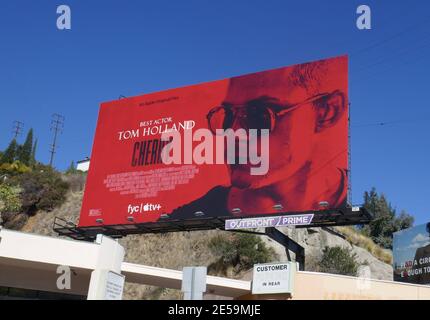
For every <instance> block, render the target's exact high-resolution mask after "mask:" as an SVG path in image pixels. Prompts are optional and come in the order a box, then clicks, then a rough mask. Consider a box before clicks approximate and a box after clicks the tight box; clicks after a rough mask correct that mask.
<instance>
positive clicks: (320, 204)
mask: <svg viewBox="0 0 430 320" xmlns="http://www.w3.org/2000/svg"><path fill="white" fill-rule="evenodd" d="M318 204H319V206H320V207H324V208H327V207H328V205H329V203H328V202H327V201H320V202H319V203H318Z"/></svg>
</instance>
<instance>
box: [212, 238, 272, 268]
mask: <svg viewBox="0 0 430 320" xmlns="http://www.w3.org/2000/svg"><path fill="white" fill-rule="evenodd" d="M209 249H210V250H211V251H212V253H213V254H215V255H218V256H220V257H221V260H222V263H223V264H224V265H231V266H233V267H234V269H235V271H236V272H240V271H243V270H248V269H251V268H252V267H253V266H254V264H256V263H265V262H269V261H271V260H273V259H275V258H276V254H275V252H274V250H273V249H272V248H268V247H267V246H266V244H265V243H264V242H263V241H262V240H261V239H260V238H259V237H257V236H255V235H253V234H242V233H238V234H230V235H228V236H225V235H218V236H216V237H214V238H212V239H211V240H210V241H209Z"/></svg>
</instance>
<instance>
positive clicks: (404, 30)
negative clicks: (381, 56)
mask: <svg viewBox="0 0 430 320" xmlns="http://www.w3.org/2000/svg"><path fill="white" fill-rule="evenodd" d="M429 20H430V16H426V17H425V18H424V19H423V20H421V21H419V22H418V23H415V24H413V25H411V26H409V27H407V28H405V29H403V30H401V31H400V32H397V33H395V34H393V35H391V36H389V37H387V38H385V39H382V40H380V41H378V42H375V43H373V44H371V45H369V46H367V47H365V48H361V49H358V50H356V51H354V52H353V53H351V54H350V55H349V56H350V57H352V56H355V55H356V54H358V53H363V52H365V51H369V50H372V49H374V48H377V47H380V46H382V45H384V44H386V43H388V42H390V41H392V40H394V39H396V38H398V37H400V36H402V35H403V34H405V33H407V32H409V31H411V30H414V29H416V28H418V27H420V26H421V25H422V24H425V23H426V22H428V21H429Z"/></svg>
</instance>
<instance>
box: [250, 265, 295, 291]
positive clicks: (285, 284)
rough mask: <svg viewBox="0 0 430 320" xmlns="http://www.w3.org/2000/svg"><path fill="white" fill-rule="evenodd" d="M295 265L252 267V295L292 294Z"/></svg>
mask: <svg viewBox="0 0 430 320" xmlns="http://www.w3.org/2000/svg"><path fill="white" fill-rule="evenodd" d="M296 271H297V263H295V262H286V263H275V264H272V263H268V264H256V265H254V274H253V279H252V294H276V293H290V294H292V293H293V288H294V276H295V273H296Z"/></svg>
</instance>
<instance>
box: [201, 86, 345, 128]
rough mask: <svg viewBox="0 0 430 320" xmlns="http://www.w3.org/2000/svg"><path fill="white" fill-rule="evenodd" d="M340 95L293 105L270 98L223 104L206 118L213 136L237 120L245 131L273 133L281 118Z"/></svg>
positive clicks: (335, 92)
mask: <svg viewBox="0 0 430 320" xmlns="http://www.w3.org/2000/svg"><path fill="white" fill-rule="evenodd" d="M339 93H340V92H339V91H334V92H332V93H322V94H317V95H315V96H313V97H311V98H308V99H306V100H304V101H302V102H299V103H296V104H293V105H291V104H280V103H279V102H277V101H276V99H273V98H268V97H262V98H259V99H256V100H252V101H249V102H248V103H246V104H244V105H231V104H223V105H221V106H218V107H215V108H213V109H211V110H210V111H209V113H208V114H207V116H206V117H207V119H208V125H209V129H210V130H211V131H212V133H213V134H217V130H227V129H229V128H232V126H233V124H234V123H235V121H236V120H239V123H240V126H241V128H243V129H246V130H249V129H258V130H262V129H267V130H269V131H270V132H272V131H273V130H274V129H275V127H276V122H277V120H278V118H279V117H281V116H283V115H285V114H287V113H289V112H292V111H294V110H296V109H297V108H299V107H301V106H304V105H307V104H309V103H317V104H318V103H322V102H324V101H327V99H328V98H329V97H330V96H332V95H334V94H339Z"/></svg>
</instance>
